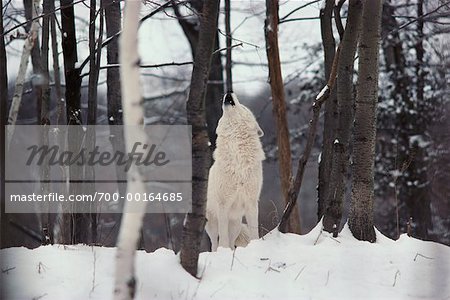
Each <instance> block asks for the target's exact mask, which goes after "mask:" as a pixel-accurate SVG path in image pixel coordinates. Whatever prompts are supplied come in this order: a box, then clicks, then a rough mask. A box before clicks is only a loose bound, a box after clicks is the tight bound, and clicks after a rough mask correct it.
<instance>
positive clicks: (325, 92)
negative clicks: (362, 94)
mask: <svg viewBox="0 0 450 300" xmlns="http://www.w3.org/2000/svg"><path fill="white" fill-rule="evenodd" d="M340 52H341V46H340V44H339V46H338V48H337V50H336V54H335V56H334V60H333V66H332V69H331V73H330V77H329V78H328V82H327V84H326V86H325V87H324V88H323V89H322V90H321V91H320V93H319V95H318V96H317V97H316V99H315V101H314V102H313V105H312V108H313V117H312V119H311V120H310V122H309V134H308V139H307V141H306V147H305V150H304V152H303V155H302V156H301V157H300V159H299V161H298V169H297V174H296V175H295V180H293V178H291V182H290V186H289V202H288V204H287V205H286V208H285V209H284V212H283V216H282V217H281V222H280V224H279V225H278V230H280V231H281V232H283V233H286V232H287V229H288V224H289V223H288V220H289V216H290V215H291V213H292V210H293V208H294V207H295V204H296V203H297V198H298V194H299V192H300V188H301V186H302V181H303V174H304V173H305V166H306V163H307V161H308V158H309V156H310V154H311V150H312V147H313V144H314V140H315V138H316V131H317V125H318V123H319V116H320V109H321V107H322V104H323V103H324V102H325V101H327V99H328V98H329V96H330V92H331V90H333V87H334V84H335V82H336V77H337V64H338V61H339V56H340Z"/></svg>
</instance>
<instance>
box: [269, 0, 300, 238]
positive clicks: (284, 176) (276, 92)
mask: <svg viewBox="0 0 450 300" xmlns="http://www.w3.org/2000/svg"><path fill="white" fill-rule="evenodd" d="M264 30H265V37H266V52H267V60H268V62H269V81H270V87H271V90H272V103H273V113H274V117H275V120H276V128H277V144H278V161H279V170H280V177H281V178H280V179H281V191H282V193H283V198H284V200H285V202H286V204H287V203H288V202H289V195H288V194H289V185H290V181H291V174H292V173H291V172H292V162H291V147H290V141H289V129H288V124H287V118H286V102H285V97H284V85H283V77H282V75H281V64H280V54H279V48H278V0H266V21H265V26H264ZM289 218H290V219H289V226H288V228H287V230H288V232H292V233H297V234H300V232H301V228H300V216H299V211H298V206H297V205H296V206H295V207H294V208H293V212H292V213H291V215H290V217H289Z"/></svg>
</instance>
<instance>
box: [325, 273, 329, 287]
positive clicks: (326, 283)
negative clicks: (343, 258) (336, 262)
mask: <svg viewBox="0 0 450 300" xmlns="http://www.w3.org/2000/svg"><path fill="white" fill-rule="evenodd" d="M329 280H330V270H328V272H327V281H326V282H325V286H327V285H328V281H329Z"/></svg>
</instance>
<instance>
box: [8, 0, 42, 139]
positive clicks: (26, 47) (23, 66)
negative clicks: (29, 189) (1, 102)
mask: <svg viewBox="0 0 450 300" xmlns="http://www.w3.org/2000/svg"><path fill="white" fill-rule="evenodd" d="M32 5H33V7H34V8H33V9H32V16H33V17H32V18H33V19H34V18H35V17H36V16H37V15H38V13H39V5H40V0H34V1H33V4H32ZM38 29H39V22H38V20H34V21H32V23H31V27H30V31H29V32H28V36H27V38H26V39H25V43H24V44H23V50H22V56H21V57H20V64H19V72H18V74H17V79H16V85H15V88H14V95H13V99H12V102H11V107H10V109H9V117H8V124H9V125H12V126H9V127H8V139H7V142H8V145H9V143H10V142H11V138H12V136H13V134H14V126H15V125H16V121H17V116H18V114H19V109H20V104H21V102H22V95H23V84H24V82H25V75H26V72H27V68H28V62H29V60H30V55H31V50H32V49H33V47H34V43H35V42H36V39H37V34H38ZM3 38H4V37H3V36H2V39H3ZM5 61H6V59H5Z"/></svg>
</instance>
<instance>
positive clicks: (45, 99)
mask: <svg viewBox="0 0 450 300" xmlns="http://www.w3.org/2000/svg"><path fill="white" fill-rule="evenodd" d="M51 2H53V0H44V4H43V7H44V11H43V13H44V15H45V17H44V18H43V20H42V48H41V66H42V75H41V76H42V79H43V82H42V85H41V89H42V103H41V113H40V117H41V119H40V120H39V124H41V125H42V126H41V144H42V145H43V146H48V144H49V137H48V132H49V126H50V116H49V111H50V87H49V78H50V76H49V66H48V52H49V45H48V44H49V36H50V18H51V8H52V6H51ZM40 168H41V175H40V178H41V179H42V180H44V182H41V193H42V194H44V195H45V194H48V193H49V192H50V190H51V187H50V182H49V180H50V167H49V165H48V158H46V162H44V164H42V165H41V167H40ZM41 218H42V220H41V222H42V231H43V236H44V243H45V244H48V243H52V242H53V215H52V214H51V213H47V214H43V215H42V217H41Z"/></svg>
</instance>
